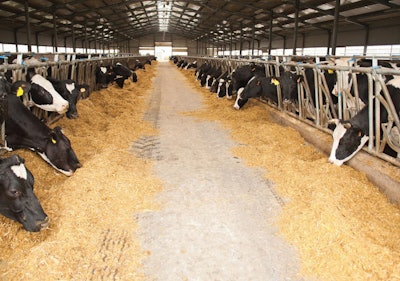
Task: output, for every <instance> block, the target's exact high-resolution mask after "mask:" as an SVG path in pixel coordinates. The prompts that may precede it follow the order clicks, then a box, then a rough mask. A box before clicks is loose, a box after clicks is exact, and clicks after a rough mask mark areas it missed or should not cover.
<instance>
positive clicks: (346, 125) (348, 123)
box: [343, 122, 351, 129]
mask: <svg viewBox="0 0 400 281" xmlns="http://www.w3.org/2000/svg"><path fill="white" fill-rule="evenodd" d="M343 127H345V128H346V129H350V128H351V123H350V122H345V123H343Z"/></svg>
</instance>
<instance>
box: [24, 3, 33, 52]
mask: <svg viewBox="0 0 400 281" xmlns="http://www.w3.org/2000/svg"><path fill="white" fill-rule="evenodd" d="M24 2H25V23H26V40H27V43H28V52H32V44H31V24H30V17H29V5H28V1H27V0H25V1H24Z"/></svg>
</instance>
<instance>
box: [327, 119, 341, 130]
mask: <svg viewBox="0 0 400 281" xmlns="http://www.w3.org/2000/svg"><path fill="white" fill-rule="evenodd" d="M339 122H340V121H339V119H331V120H329V121H328V129H330V130H332V131H334V130H335V129H336V126H337V125H338V124H339Z"/></svg>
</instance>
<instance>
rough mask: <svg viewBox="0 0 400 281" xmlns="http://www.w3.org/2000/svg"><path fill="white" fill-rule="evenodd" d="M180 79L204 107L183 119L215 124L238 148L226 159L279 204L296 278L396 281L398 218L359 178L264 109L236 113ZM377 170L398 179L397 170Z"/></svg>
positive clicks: (399, 274)
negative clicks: (235, 161)
mask: <svg viewBox="0 0 400 281" xmlns="http://www.w3.org/2000/svg"><path fill="white" fill-rule="evenodd" d="M181 72H182V73H183V74H184V75H185V76H186V77H187V80H188V81H189V83H191V84H192V85H193V87H194V88H196V89H197V90H198V91H200V92H201V93H202V96H203V99H204V102H205V103H206V107H205V108H204V109H203V110H199V111H196V112H190V113H188V112H186V113H185V114H190V115H193V116H196V117H198V118H202V119H207V120H213V121H218V122H220V123H221V124H222V125H223V126H224V127H225V128H227V129H228V130H229V131H230V132H231V136H232V137H233V138H234V139H235V140H236V141H237V142H238V143H239V144H240V145H239V146H237V147H235V148H234V149H233V151H232V153H233V154H235V155H236V156H238V157H240V158H242V159H244V160H245V161H246V163H247V164H248V165H251V166H256V167H262V168H264V169H265V177H267V178H268V179H270V180H272V181H273V182H274V183H275V188H276V190H277V191H278V193H279V194H280V196H282V197H283V198H284V200H285V202H286V204H285V205H284V207H283V210H282V213H281V215H280V217H279V218H278V226H279V229H280V232H281V234H282V235H283V236H284V237H285V238H286V239H287V240H288V241H289V242H290V243H292V244H293V245H295V246H296V247H297V249H298V250H299V253H300V256H301V271H302V274H303V275H304V276H306V277H307V278H316V279H317V280H327V281H328V280H329V281H331V280H341V281H346V280H349V281H354V280H385V281H386V280H400V254H399V253H400V244H399V243H398V241H399V239H400V211H399V209H398V208H397V207H396V206H394V205H392V204H390V203H389V202H388V200H387V198H386V197H385V196H384V195H383V194H381V193H380V192H379V190H378V188H377V187H375V186H374V185H372V184H371V183H370V182H369V181H368V180H367V178H366V176H365V175H364V174H362V173H360V172H358V171H356V170H354V169H352V168H351V167H349V166H346V165H343V166H342V167H337V166H335V165H332V164H329V163H328V161H327V156H326V155H324V154H322V153H320V152H319V151H317V150H316V149H315V148H314V147H312V146H311V145H309V144H307V143H306V142H305V141H304V139H303V138H302V137H301V136H300V134H299V133H298V132H296V131H295V130H293V129H291V128H288V127H282V126H279V125H277V124H275V123H273V122H271V121H270V120H269V118H268V111H269V109H268V107H267V106H266V105H265V104H262V103H260V102H258V101H256V100H250V101H249V102H248V103H247V104H246V105H245V106H244V108H243V109H241V110H239V111H237V110H235V109H233V104H234V99H233V100H226V99H217V97H216V95H215V94H211V93H210V92H209V91H208V90H206V89H205V88H201V87H200V85H199V81H195V79H194V75H193V71H187V70H182V71H181ZM329 138H330V136H327V141H330V140H329ZM385 165H386V166H387V169H389V170H390V173H391V176H392V177H393V178H395V179H400V171H399V169H398V168H396V167H394V166H391V165H390V164H385Z"/></svg>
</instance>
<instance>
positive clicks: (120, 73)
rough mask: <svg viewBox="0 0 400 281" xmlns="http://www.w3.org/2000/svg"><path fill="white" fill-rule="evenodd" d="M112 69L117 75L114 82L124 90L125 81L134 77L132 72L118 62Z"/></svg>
mask: <svg viewBox="0 0 400 281" xmlns="http://www.w3.org/2000/svg"><path fill="white" fill-rule="evenodd" d="M112 68H113V71H114V73H115V78H114V81H115V82H116V83H117V85H118V86H119V87H120V88H123V87H124V82H125V80H126V79H128V78H129V77H131V76H132V71H131V70H130V69H129V68H128V67H126V66H124V65H122V64H121V63H119V62H117V63H116V64H115V65H114V66H113V67H112Z"/></svg>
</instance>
